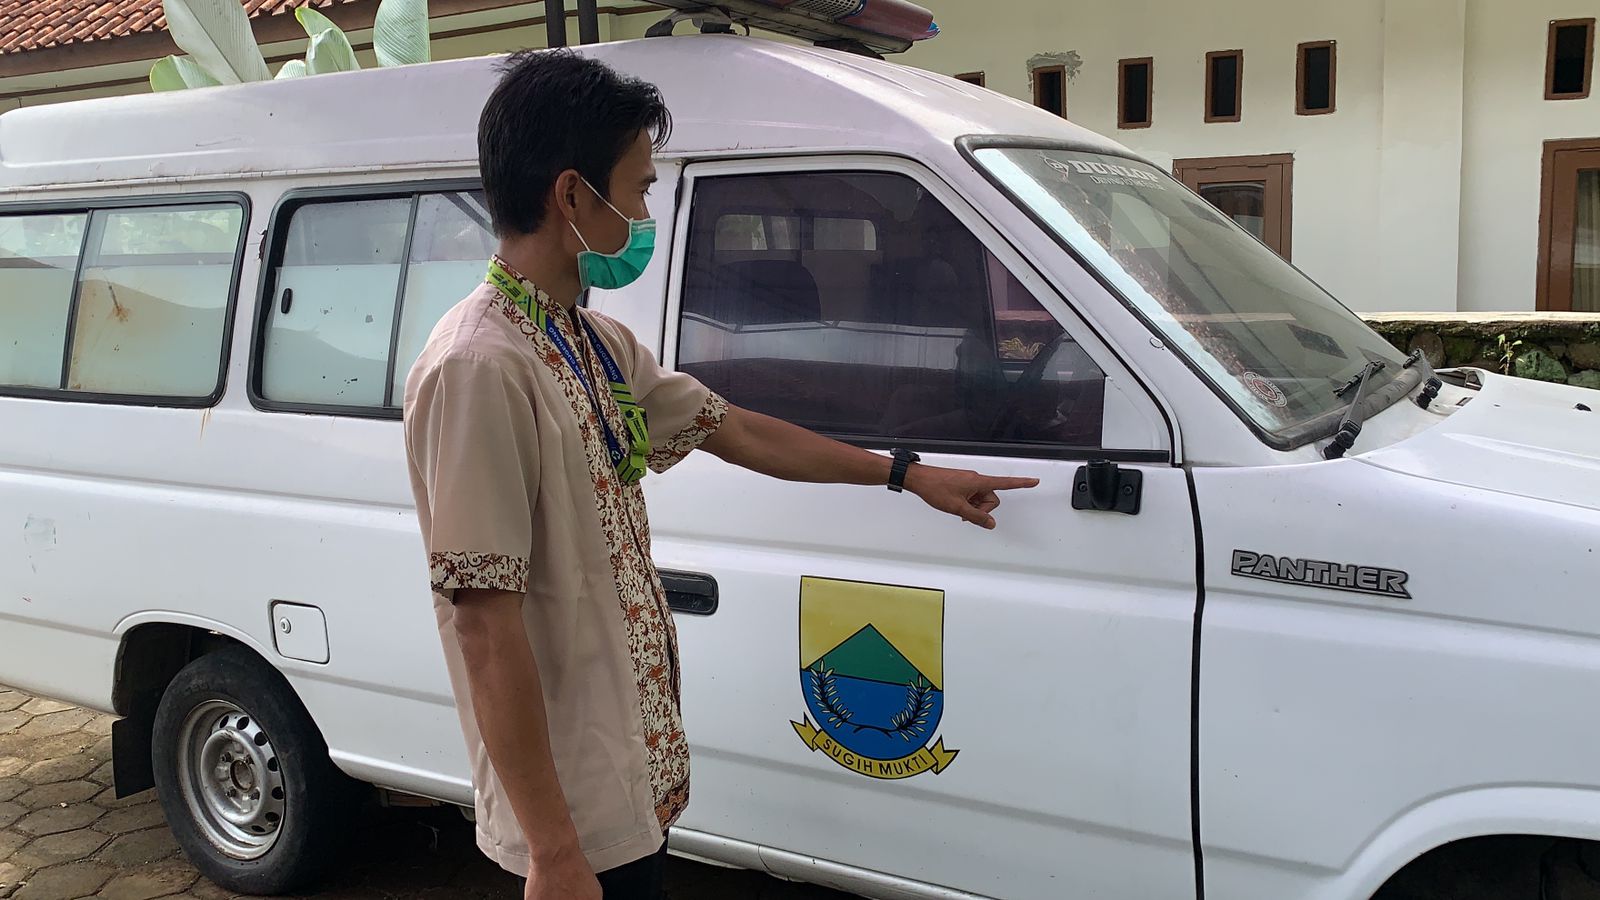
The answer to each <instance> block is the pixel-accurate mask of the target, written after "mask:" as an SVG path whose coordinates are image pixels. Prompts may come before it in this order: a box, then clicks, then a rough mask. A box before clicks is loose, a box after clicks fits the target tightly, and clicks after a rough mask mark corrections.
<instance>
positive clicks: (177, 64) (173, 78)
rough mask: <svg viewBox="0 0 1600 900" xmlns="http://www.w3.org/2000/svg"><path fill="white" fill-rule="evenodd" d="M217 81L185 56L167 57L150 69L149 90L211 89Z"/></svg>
mask: <svg viewBox="0 0 1600 900" xmlns="http://www.w3.org/2000/svg"><path fill="white" fill-rule="evenodd" d="M216 84H217V80H216V79H215V78H212V77H211V75H210V74H209V73H207V72H206V70H205V69H202V68H200V66H199V65H198V64H197V63H195V61H194V60H192V59H190V58H189V57H187V56H168V57H166V58H165V59H162V60H160V61H159V62H157V63H156V64H155V65H153V66H151V67H150V89H151V90H153V91H181V90H183V89H184V88H198V87H212V86H214V85H216Z"/></svg>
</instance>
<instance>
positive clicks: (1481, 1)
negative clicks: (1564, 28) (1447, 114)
mask: <svg viewBox="0 0 1600 900" xmlns="http://www.w3.org/2000/svg"><path fill="white" fill-rule="evenodd" d="M1468 9H1469V11H1470V15H1469V17H1468V20H1467V25H1468V27H1467V35H1466V44H1467V46H1466V57H1467V71H1466V91H1465V115H1464V123H1463V125H1464V128H1463V134H1464V140H1463V166H1462V174H1461V195H1462V197H1461V233H1460V238H1461V278H1460V282H1461V309H1464V310H1501V309H1532V308H1533V303H1534V300H1533V296H1534V281H1535V277H1536V269H1537V262H1538V246H1539V232H1538V228H1539V194H1540V185H1541V179H1542V172H1541V166H1542V162H1543V156H1544V148H1543V144H1544V142H1545V141H1547V140H1556V139H1560V138H1600V72H1597V73H1596V78H1595V81H1594V85H1593V91H1592V93H1591V94H1590V96H1589V98H1588V99H1586V100H1546V99H1544V63H1545V39H1546V34H1547V31H1548V27H1549V23H1550V21H1551V20H1555V19H1577V18H1587V17H1589V16H1597V17H1600V0H1519V2H1516V3H1513V2H1510V0H1468ZM1597 62H1600V60H1597Z"/></svg>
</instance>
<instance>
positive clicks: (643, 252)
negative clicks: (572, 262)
mask: <svg viewBox="0 0 1600 900" xmlns="http://www.w3.org/2000/svg"><path fill="white" fill-rule="evenodd" d="M583 183H584V184H586V185H588V187H589V190H591V191H594V195H595V196H596V197H600V192H599V191H595V190H594V185H592V184H589V180H588V179H587V178H586V179H584V181H583ZM600 202H601V203H604V204H605V205H606V206H610V207H611V211H612V212H614V213H616V214H617V215H618V216H621V217H622V220H623V221H625V222H627V223H628V239H627V240H626V241H624V242H623V244H622V248H621V249H619V250H618V251H617V252H615V253H599V252H596V251H594V250H591V249H590V248H589V242H588V241H586V240H584V237H583V232H581V231H579V230H578V226H576V225H574V224H572V223H571V222H568V223H567V225H568V226H569V227H571V228H572V233H573V234H575V235H577V236H578V240H579V241H580V242H582V244H583V251H582V252H580V253H579V254H578V283H579V284H580V285H582V287H583V289H584V290H588V289H589V288H592V287H594V288H599V289H601V290H603V291H614V290H617V289H618V288H624V287H627V286H628V285H630V284H633V283H634V282H635V281H638V280H639V276H640V275H641V274H643V273H644V268H645V266H648V265H649V264H650V257H651V256H652V255H654V254H655V251H656V220H655V219H630V218H628V217H627V216H624V215H622V211H621V210H619V209H617V208H616V207H615V206H611V201H610V200H607V199H606V198H604V197H600Z"/></svg>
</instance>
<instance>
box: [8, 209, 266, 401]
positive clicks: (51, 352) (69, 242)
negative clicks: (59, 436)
mask: <svg viewBox="0 0 1600 900" xmlns="http://www.w3.org/2000/svg"><path fill="white" fill-rule="evenodd" d="M243 227H244V207H243V206H242V205H241V204H239V203H203V204H185V205H163V206H153V207H115V208H102V209H94V210H91V211H88V212H73V213H64V214H40V215H26V216H4V217H0V386H5V387H10V388H21V389H25V390H26V389H32V390H47V391H62V392H65V393H67V394H82V395H86V396H92V397H102V398H111V399H126V400H129V401H137V400H140V399H146V398H147V399H149V400H151V401H172V402H186V401H209V400H211V399H214V397H215V395H216V394H217V392H218V390H219V387H220V385H221V377H222V362H223V359H224V357H225V347H224V343H225V342H224V340H223V338H224V335H225V334H226V333H227V323H228V311H229V309H230V307H231V305H232V300H233V289H234V280H235V273H236V272H237V270H238V263H239V256H240V252H241V250H240V247H241V234H242V231H243Z"/></svg>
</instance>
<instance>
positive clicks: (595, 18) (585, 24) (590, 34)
mask: <svg viewBox="0 0 1600 900" xmlns="http://www.w3.org/2000/svg"><path fill="white" fill-rule="evenodd" d="M578 43H580V44H598V43H600V9H599V5H598V0H578Z"/></svg>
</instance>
